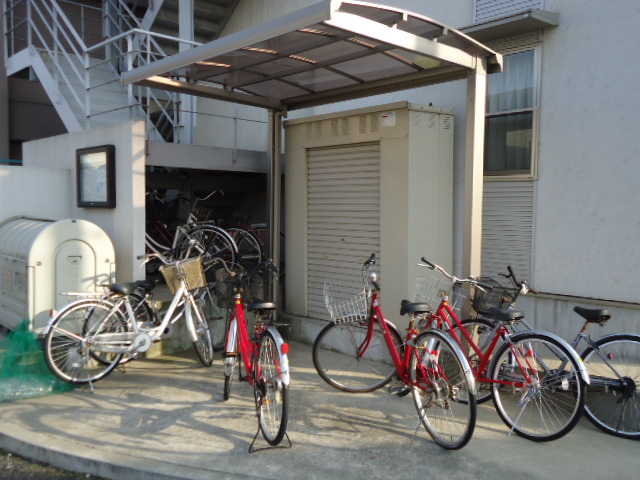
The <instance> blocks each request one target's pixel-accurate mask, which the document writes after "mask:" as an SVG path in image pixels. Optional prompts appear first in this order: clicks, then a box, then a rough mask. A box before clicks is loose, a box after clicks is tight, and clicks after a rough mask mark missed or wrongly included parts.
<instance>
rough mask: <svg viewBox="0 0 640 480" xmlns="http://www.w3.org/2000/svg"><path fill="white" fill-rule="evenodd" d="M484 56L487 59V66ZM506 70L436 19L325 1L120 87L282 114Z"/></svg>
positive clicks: (351, 0) (126, 76)
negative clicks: (140, 87) (144, 88)
mask: <svg viewBox="0 0 640 480" xmlns="http://www.w3.org/2000/svg"><path fill="white" fill-rule="evenodd" d="M484 60H486V63H484ZM484 65H486V66H487V67H486V68H487V69H488V72H487V73H492V72H494V71H500V70H501V67H502V57H501V56H500V55H499V54H497V53H496V52H494V51H492V50H490V49H489V48H487V47H485V46H484V45H482V44H481V43H479V42H477V41H475V40H473V39H472V38H470V37H468V36H466V35H465V34H463V33H461V32H459V31H457V30H455V29H452V28H449V27H447V26H446V25H443V24H441V23H439V22H436V21H435V20H432V19H430V18H427V17H424V16H422V15H418V14H416V13H412V12H408V11H406V10H401V9H397V8H393V7H388V6H383V5H376V4H372V3H366V2H360V1H357V0H342V1H340V0H325V1H322V2H320V3H317V4H314V5H311V6H309V7H307V8H304V9H303V10H300V11H297V12H294V13H291V14H288V15H285V16H282V17H279V18H277V19H275V20H272V21H270V22H267V23H264V24H261V25H258V26H255V27H252V28H250V29H247V30H244V31H240V32H237V33H234V34H231V35H227V36H225V37H221V38H218V39H217V40H214V41H212V42H210V43H206V44H203V45H200V46H198V47H195V48H193V49H190V50H187V51H183V52H180V53H177V54H175V55H172V56H170V57H167V58H164V59H162V60H159V61H156V62H154V63H150V64H147V65H143V66H139V67H137V68H134V69H132V70H130V71H128V72H125V73H123V74H122V83H123V84H131V83H136V84H140V85H144V86H150V87H156V88H161V89H164V90H173V91H177V92H180V93H186V94H191V95H196V96H201V97H208V98H215V99H221V100H226V101H231V102H236V103H242V104H246V105H253V106H259V107H264V108H269V109H273V110H279V111H283V112H284V111H287V110H295V109H299V108H305V107H310V106H315V105H321V104H325V103H333V102H337V101H343V100H349V99H354V98H359V97H364V96H369V95H376V94H381V93H387V92H391V91H397V90H403V89H408V88H415V87H420V86H425V85H431V84H436V83H442V82H447V81H451V80H457V79H462V78H466V77H467V76H468V74H469V72H471V71H474V70H476V69H484V68H485V67H484Z"/></svg>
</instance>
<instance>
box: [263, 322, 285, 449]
mask: <svg viewBox="0 0 640 480" xmlns="http://www.w3.org/2000/svg"><path fill="white" fill-rule="evenodd" d="M258 355H259V359H258V365H257V374H256V381H257V386H258V388H257V389H256V408H257V410H258V421H259V423H260V430H261V431H262V435H263V436H264V439H265V440H266V441H267V443H269V445H278V444H279V443H280V442H281V441H282V439H283V438H284V435H285V433H286V431H287V420H288V411H289V385H287V384H286V383H285V379H284V375H285V374H287V373H288V372H287V370H288V369H289V361H288V359H287V356H286V355H285V354H283V353H282V352H281V351H280V349H279V348H278V344H277V343H276V340H275V339H274V338H273V335H272V334H271V332H266V333H265V334H264V335H263V336H262V338H261V339H260V346H259V350H258Z"/></svg>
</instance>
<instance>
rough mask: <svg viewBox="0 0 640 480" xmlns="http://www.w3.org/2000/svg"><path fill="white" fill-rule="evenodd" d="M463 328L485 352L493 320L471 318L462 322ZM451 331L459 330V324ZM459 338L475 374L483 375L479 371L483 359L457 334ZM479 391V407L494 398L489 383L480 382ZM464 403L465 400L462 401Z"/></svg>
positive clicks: (477, 396) (477, 394)
mask: <svg viewBox="0 0 640 480" xmlns="http://www.w3.org/2000/svg"><path fill="white" fill-rule="evenodd" d="M460 323H461V324H462V326H463V327H464V328H465V329H466V330H467V332H468V333H469V335H470V336H471V338H472V339H473V341H474V342H475V344H476V345H477V346H478V347H479V348H480V350H481V351H484V350H485V348H486V346H488V343H487V341H491V338H490V333H491V332H492V331H493V328H494V326H495V325H494V323H493V322H492V321H491V320H487V319H486V318H469V319H466V320H463V321H462V322H460ZM451 330H459V327H458V325H457V324H454V325H453V326H452V327H451ZM456 333H457V335H458V338H460V340H461V342H462V345H460V346H461V347H462V350H463V352H464V354H465V355H466V357H467V360H468V362H469V363H470V364H471V367H472V368H473V370H474V372H476V373H477V374H481V372H478V371H477V369H478V368H479V367H480V364H481V363H482V359H481V358H480V357H479V356H478V354H477V353H476V351H475V350H474V349H473V348H472V347H471V345H469V344H468V342H467V341H466V338H464V337H463V336H462V335H461V334H460V333H458V332H456ZM477 386H478V391H477V393H476V396H475V397H476V403H477V404H478V405H480V404H482V403H485V402H487V401H489V400H491V397H492V396H493V394H492V392H491V384H490V383H488V382H478V385H477ZM461 401H464V400H461Z"/></svg>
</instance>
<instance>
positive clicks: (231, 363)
mask: <svg viewBox="0 0 640 480" xmlns="http://www.w3.org/2000/svg"><path fill="white" fill-rule="evenodd" d="M237 359H238V324H237V322H236V320H235V319H234V320H232V321H231V322H230V324H229V330H228V331H227V343H226V353H225V354H224V390H223V394H222V398H223V399H224V400H229V397H230V396H231V386H232V385H233V371H234V370H235V367H236V362H237Z"/></svg>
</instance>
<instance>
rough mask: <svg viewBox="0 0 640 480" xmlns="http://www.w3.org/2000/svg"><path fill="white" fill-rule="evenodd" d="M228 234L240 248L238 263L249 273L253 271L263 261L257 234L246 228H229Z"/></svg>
mask: <svg viewBox="0 0 640 480" xmlns="http://www.w3.org/2000/svg"><path fill="white" fill-rule="evenodd" d="M227 232H229V235H231V238H233V241H234V242H236V246H237V247H238V262H239V263H240V265H242V266H243V267H244V268H246V269H247V270H248V271H250V272H251V271H253V270H254V269H255V268H256V267H257V266H258V265H259V264H260V262H261V261H262V254H263V252H262V244H261V242H260V239H259V238H258V237H257V235H256V234H254V233H252V232H251V230H247V229H246V228H240V227H233V228H228V229H227Z"/></svg>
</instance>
